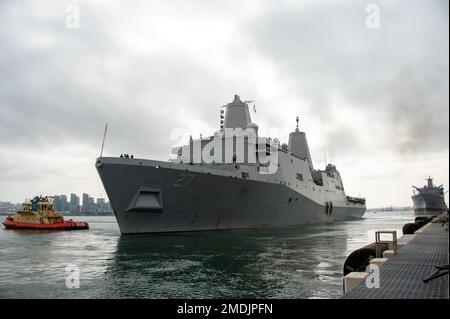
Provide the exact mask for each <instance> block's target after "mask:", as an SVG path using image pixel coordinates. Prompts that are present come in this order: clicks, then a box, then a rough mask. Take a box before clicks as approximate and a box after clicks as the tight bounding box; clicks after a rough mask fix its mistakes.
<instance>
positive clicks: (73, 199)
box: [69, 193, 80, 213]
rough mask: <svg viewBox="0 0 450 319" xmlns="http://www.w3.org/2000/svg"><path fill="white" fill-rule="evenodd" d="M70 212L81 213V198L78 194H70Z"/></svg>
mask: <svg viewBox="0 0 450 319" xmlns="http://www.w3.org/2000/svg"><path fill="white" fill-rule="evenodd" d="M69 206H70V207H69V208H70V211H71V212H72V213H79V212H80V197H78V196H77V194H74V193H72V194H70V205H69Z"/></svg>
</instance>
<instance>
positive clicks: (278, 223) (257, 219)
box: [95, 95, 366, 234]
mask: <svg viewBox="0 0 450 319" xmlns="http://www.w3.org/2000/svg"><path fill="white" fill-rule="evenodd" d="M249 103H250V102H247V101H242V100H241V99H240V97H239V96H238V95H236V96H235V97H234V100H233V101H232V102H231V103H229V104H227V105H225V106H222V107H221V122H220V123H221V124H220V129H218V130H217V131H216V132H215V133H214V134H213V135H212V136H209V137H202V136H200V138H199V139H195V140H194V139H192V137H191V138H190V139H189V142H188V143H187V144H186V145H183V146H181V147H177V148H174V149H173V150H172V153H173V155H174V156H175V158H173V159H171V160H169V161H157V160H150V159H140V158H131V157H130V156H126V157H125V158H123V157H122V156H121V157H102V156H100V157H99V158H97V159H96V164H95V165H96V168H97V171H98V173H99V175H100V178H101V181H102V183H103V185H104V187H105V190H106V193H107V195H108V197H109V199H110V201H111V205H112V208H113V210H114V214H115V216H116V219H117V222H118V225H119V228H120V231H121V233H122V234H135V233H156V232H178V231H201V230H224V229H250V228H268V227H286V226H295V225H301V224H308V223H329V222H334V221H342V220H348V219H356V218H361V216H362V215H363V214H364V212H365V210H366V205H365V199H364V198H356V197H350V196H347V195H346V193H345V190H344V185H343V182H342V179H341V175H340V174H339V171H338V170H337V169H336V166H334V165H332V164H327V165H326V167H325V169H323V170H320V169H315V168H314V167H313V162H312V159H311V155H310V151H309V147H308V142H307V139H306V135H305V133H304V132H301V131H300V129H299V127H298V125H299V124H298V122H299V119H298V117H297V119H296V120H297V126H296V128H295V130H294V131H293V132H292V133H290V135H289V143H288V144H286V143H284V144H280V142H279V141H278V140H277V139H271V138H262V137H260V136H259V135H258V125H256V124H255V123H252V122H251V117H250V112H249V106H248V104H249ZM230 131H232V132H234V136H231V137H230V135H229V134H228V135H227V132H230ZM236 132H237V133H236ZM239 132H241V133H239ZM242 132H243V133H242ZM249 132H250V133H249ZM252 132H253V133H252ZM255 138H256V139H255ZM238 141H243V143H238ZM261 141H262V142H261ZM211 144H213V145H215V148H212V150H211ZM224 145H225V152H221V147H223V146H224ZM227 145H228V148H227ZM242 145H243V146H242ZM230 148H231V150H232V152H231V156H230V155H229V154H230V152H229V151H227V149H230ZM196 150H197V151H196ZM199 151H200V153H199ZM199 154H202V155H205V154H207V155H209V156H213V160H212V161H211V160H210V159H209V158H208V156H206V159H205V158H204V157H205V156H199ZM242 154H244V155H242Z"/></svg>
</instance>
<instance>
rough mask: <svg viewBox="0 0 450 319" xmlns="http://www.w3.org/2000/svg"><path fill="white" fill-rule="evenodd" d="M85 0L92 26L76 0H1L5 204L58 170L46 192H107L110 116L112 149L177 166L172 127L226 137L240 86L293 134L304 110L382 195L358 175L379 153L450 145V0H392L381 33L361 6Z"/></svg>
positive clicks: (351, 176)
mask: <svg viewBox="0 0 450 319" xmlns="http://www.w3.org/2000/svg"><path fill="white" fill-rule="evenodd" d="M78 3H79V4H80V13H81V28H80V29H67V28H66V27H65V26H64V20H65V5H66V4H65V3H58V4H55V3H52V2H39V3H36V2H33V1H24V2H20V3H19V2H17V1H2V2H1V3H0V57H1V59H0V110H1V116H0V155H2V156H1V157H0V174H1V175H2V176H3V177H2V180H1V181H0V193H1V194H4V195H3V196H6V197H7V198H4V200H20V199H21V198H22V197H24V196H25V195H28V194H25V195H24V194H23V190H24V189H27V190H29V191H30V192H31V191H32V190H33V189H34V188H37V186H36V185H38V182H39V180H41V181H42V180H45V179H46V176H49V175H51V176H52V178H51V179H48V183H47V184H48V185H49V186H48V187H47V188H45V189H44V190H45V191H49V192H55V193H57V192H59V191H60V188H59V187H63V185H64V182H65V181H70V183H72V185H69V186H67V189H68V190H69V191H70V189H71V187H73V188H75V189H80V190H85V191H88V192H90V191H92V192H95V191H98V189H101V184H100V182H99V181H98V178H97V177H96V175H95V174H96V173H95V170H94V169H93V166H92V165H93V164H92V163H93V160H94V158H95V157H96V156H97V155H98V153H99V149H100V144H101V137H102V133H103V128H104V124H105V123H106V122H108V123H109V125H110V126H109V127H110V130H109V135H108V139H107V143H106V154H114V155H118V154H120V153H123V152H127V153H134V154H135V155H137V156H142V157H150V158H157V159H163V160H164V159H167V156H168V155H169V150H170V147H171V145H172V143H173V142H172V141H170V140H169V136H170V132H171V130H172V129H173V128H177V127H180V128H188V129H191V130H193V131H195V132H197V131H200V130H202V131H203V133H204V134H209V133H212V132H211V131H208V130H206V129H207V128H209V127H215V126H217V124H218V119H217V116H218V106H219V105H221V104H224V103H227V102H228V101H229V100H230V99H231V98H232V96H233V95H234V94H235V93H239V94H241V95H242V97H243V98H249V99H256V100H257V105H258V120H259V122H260V124H261V123H263V124H265V126H266V127H271V128H279V129H280V130H281V131H282V134H283V136H279V137H280V139H281V140H282V141H285V140H286V139H287V133H288V132H289V131H290V130H291V129H292V128H293V125H294V122H293V119H294V116H295V115H297V114H298V113H301V114H300V115H301V117H302V125H303V123H305V125H308V123H314V124H310V128H309V130H308V131H307V133H308V136H309V137H310V141H314V142H315V143H311V145H310V146H311V149H312V151H313V153H316V154H315V155H316V156H315V157H317V158H321V157H322V153H323V147H324V146H327V148H328V149H329V152H330V153H332V156H333V159H336V160H338V161H340V162H341V163H342V168H343V170H344V173H346V174H347V175H345V174H343V176H344V179H345V178H346V176H348V177H347V178H348V179H346V180H345V182H346V185H347V189H348V190H351V185H352V184H353V185H358V187H361V188H362V191H363V192H365V193H366V194H367V195H368V196H372V197H373V198H375V202H377V201H378V202H382V201H383V198H382V197H381V196H380V195H379V194H378V193H377V189H376V187H374V186H372V185H369V186H367V187H366V188H365V186H364V183H362V182H361V180H360V179H359V176H365V175H364V174H366V170H365V166H371V165H374V163H375V162H379V161H380V158H379V157H378V156H377V154H378V153H380V154H381V153H383V154H386V153H389V154H391V158H390V159H389V160H390V161H392V162H398V161H401V158H402V157H404V156H408V154H415V156H417V157H418V158H420V157H421V156H425V155H426V156H430V154H435V155H431V156H434V157H433V160H434V158H442V152H445V150H446V151H447V153H448V144H449V141H448V130H449V123H448V111H449V109H448V98H449V96H448V3H447V2H446V1H414V2H409V1H408V2H406V1H379V2H377V3H378V4H379V5H380V8H381V28H380V29H376V30H369V29H367V28H366V26H365V24H364V21H365V18H366V15H367V14H366V13H365V6H366V4H365V3H363V2H360V1H356V0H355V1H348V2H346V3H345V4H337V3H335V2H334V1H322V2H317V1H311V2H303V3H302V4H301V5H298V4H296V3H295V2H290V1H276V2H275V1H257V0H255V1H249V2H246V3H245V4H243V3H241V2H239V1H235V2H233V1H229V2H228V1H227V2H223V1H217V2H216V1H214V2H213V1H208V3H207V4H206V3H203V2H198V3H190V4H189V5H188V4H186V3H185V2H183V1H178V2H174V3H171V4H167V3H164V2H161V1H151V2H139V3H134V4H133V5H129V6H128V7H126V6H124V5H121V4H114V3H109V2H106V3H101V2H100V3H98V4H92V3H90V2H88V1H79V2H78ZM337 103H345V105H342V111H341V108H340V107H339V105H337ZM344 107H345V112H347V113H345V114H346V115H345V116H347V117H348V119H346V118H344V119H342V116H343V115H342V114H344V113H343V112H344ZM349 112H350V113H349ZM351 112H353V113H354V114H355V116H354V117H353V116H352V113H351ZM348 114H349V115H348ZM352 121H358V122H357V123H355V122H352ZM260 127H261V125H260ZM261 129H264V127H261ZM205 130H206V131H205ZM320 140H323V143H324V144H325V145H319V141H320ZM374 147H376V152H373V148H374ZM63 152H64V154H62V153H63ZM24 154H26V155H24ZM49 154H50V155H49ZM319 155H320V157H319ZM313 157H314V154H313ZM354 158H358V163H355V160H354ZM429 160H430V161H431V159H429ZM53 161H55V162H60V163H63V162H67V163H69V164H67V165H71V167H70V168H67V167H66V166H65V165H63V164H57V165H55V164H54V163H53ZM443 161H444V162H448V156H447V157H445V158H444V159H443ZM349 163H351V164H352V165H350V164H349ZM359 163H361V164H359ZM19 164H20V165H19ZM316 166H317V165H316ZM386 167H390V166H389V165H388V163H387V164H386ZM350 168H351V169H352V171H350ZM383 169H384V168H383ZM405 169H407V168H405ZM346 170H347V171H346ZM358 170H359V171H358ZM397 170H398V167H397V166H395V169H392V171H396V172H397ZM358 172H359V174H358ZM439 172H440V173H439V174H441V175H442V174H443V173H442V170H441V171H439ZM418 173H423V174H425V173H426V172H425V169H422V170H421V171H420V172H418ZM83 174H84V175H83ZM86 174H89V178H88V179H86V180H85V181H84V180H82V178H80V176H85V175H86ZM385 174H386V176H389V172H388V171H386V172H385ZM426 174H428V173H426ZM444 174H447V175H446V176H444V177H447V179H448V172H447V173H445V172H444ZM27 177H28V179H27ZM444 177H443V178H444ZM405 178H406V177H405ZM27 181H28V184H27ZM67 183H69V182H66V184H67ZM95 183H96V184H95ZM380 183H381V182H380ZM411 183H413V182H411ZM26 184H27V185H26ZM41 184H42V183H41ZM92 184H95V186H91V185H92ZM405 184H407V183H406V182H405ZM11 185H14V186H11ZM52 185H54V186H52ZM52 187H53V188H52ZM64 187H65V186H64ZM65 189H66V188H65ZM358 190H359V191H360V190H361V189H358ZM61 191H62V190H61ZM408 191H409V190H408ZM404 197H405V195H403V198H404Z"/></svg>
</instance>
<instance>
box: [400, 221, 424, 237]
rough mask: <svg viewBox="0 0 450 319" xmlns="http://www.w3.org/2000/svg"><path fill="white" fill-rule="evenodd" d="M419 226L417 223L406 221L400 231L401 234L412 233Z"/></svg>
mask: <svg viewBox="0 0 450 319" xmlns="http://www.w3.org/2000/svg"><path fill="white" fill-rule="evenodd" d="M420 227H421V226H419V225H418V224H417V223H408V224H405V225H404V226H403V229H402V232H403V235H412V234H414V232H415V231H416V230H418V229H419V228H420Z"/></svg>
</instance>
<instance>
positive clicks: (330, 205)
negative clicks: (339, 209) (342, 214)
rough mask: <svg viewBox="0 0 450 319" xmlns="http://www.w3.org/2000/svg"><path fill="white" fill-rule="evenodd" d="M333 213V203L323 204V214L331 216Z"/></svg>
mask: <svg viewBox="0 0 450 319" xmlns="http://www.w3.org/2000/svg"><path fill="white" fill-rule="evenodd" d="M332 213H333V203H332V202H325V214H326V215H331V214H332Z"/></svg>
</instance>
